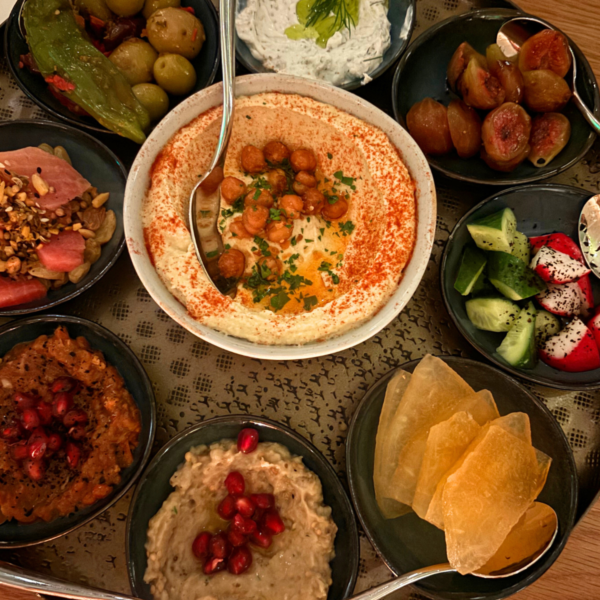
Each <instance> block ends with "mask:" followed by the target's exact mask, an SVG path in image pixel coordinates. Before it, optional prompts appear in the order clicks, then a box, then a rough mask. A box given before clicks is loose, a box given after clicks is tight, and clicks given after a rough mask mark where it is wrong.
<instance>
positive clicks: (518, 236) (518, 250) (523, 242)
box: [510, 231, 530, 264]
mask: <svg viewBox="0 0 600 600" xmlns="http://www.w3.org/2000/svg"><path fill="white" fill-rule="evenodd" d="M510 253H511V254H512V255H513V256H516V257H517V258H520V259H521V260H522V261H523V262H524V263H526V264H529V256H530V250H529V238H528V237H527V236H526V235H525V234H524V233H521V232H520V231H515V235H514V237H513V241H512V248H511V251H510Z"/></svg>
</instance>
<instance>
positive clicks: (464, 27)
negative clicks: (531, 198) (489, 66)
mask: <svg viewBox="0 0 600 600" xmlns="http://www.w3.org/2000/svg"><path fill="white" fill-rule="evenodd" d="M522 14H523V13H521V12H518V11H516V10H509V9H498V8H492V9H486V10H479V11H475V12H468V13H465V14H463V15H459V16H457V17H452V18H450V19H447V20H445V21H442V22H441V23H439V24H437V25H435V26H433V27H431V28H430V29H428V30H427V31H425V33H423V34H421V35H420V36H419V37H418V38H417V39H416V40H415V41H414V42H413V43H412V44H411V45H410V47H409V48H408V50H407V51H406V53H405V54H404V56H403V57H402V59H401V60H400V62H399V63H398V67H397V69H396V73H395V75H394V84H393V89H392V102H393V106H394V115H395V117H396V120H397V121H398V122H399V123H400V124H401V125H402V126H403V127H406V114H407V113H408V111H409V109H410V107H411V106H412V105H413V104H415V103H416V102H418V101H420V100H422V99H423V98H426V97H431V98H433V99H434V100H437V101H438V102H441V103H442V104H444V105H445V106H447V105H448V104H449V103H450V101H451V100H452V99H453V98H456V97H457V96H456V95H455V94H454V93H453V92H451V91H450V89H449V88H448V85H447V82H446V68H447V66H448V62H449V61H450V58H451V57H452V54H454V51H455V50H456V48H457V47H458V46H459V44H461V43H462V42H464V41H467V42H469V43H470V44H471V45H472V46H473V47H474V48H475V49H476V50H478V51H480V52H483V53H485V49H486V47H487V46H488V45H489V44H492V43H494V42H495V41H496V34H497V32H498V30H499V29H500V27H501V25H502V24H503V23H504V22H505V21H508V20H509V19H512V18H513V17H516V16H519V15H522ZM569 42H570V44H571V47H572V48H573V52H574V53H575V57H576V59H577V89H578V90H579V93H580V94H581V97H582V98H583V101H584V102H585V103H586V104H587V106H589V107H590V108H591V109H592V110H593V111H594V112H595V114H596V116H599V115H600V95H599V94H598V84H597V83H596V78H595V77H594V73H593V71H592V68H591V67H590V64H589V63H588V61H587V59H586V58H585V56H584V55H583V53H582V52H581V50H579V48H578V47H577V46H576V45H575V44H574V42H573V41H572V40H569ZM569 76H570V73H569V74H568V75H567V81H568V78H569ZM562 112H563V113H564V115H565V116H566V117H567V118H568V119H569V121H570V122H571V139H570V140H569V143H568V144H567V146H566V147H565V148H564V149H563V151H562V152H561V153H560V154H559V155H558V156H557V157H556V158H555V159H554V160H552V161H551V162H550V163H549V164H548V165H546V166H545V167H541V168H537V167H534V166H533V165H532V164H531V163H530V162H529V161H528V160H526V161H525V162H523V163H522V164H521V165H519V166H518V167H517V168H516V169H515V170H514V171H512V172H511V173H501V172H500V171H495V170H493V169H491V168H490V167H488V166H487V165H486V164H485V162H483V160H482V159H481V158H479V156H474V157H472V158H469V159H464V158H459V156H458V155H457V154H456V153H455V152H451V153H450V154H446V155H443V156H428V157H427V158H428V160H429V164H430V165H431V166H432V167H433V168H434V169H437V170H438V171H441V172H442V173H444V174H445V175H448V176H449V177H452V178H454V179H459V180H461V181H470V182H473V183H483V184H488V185H516V184H520V183H526V182H530V181H537V180H539V179H546V178H547V177H551V176H552V175H556V174H557V173H560V172H561V171H564V170H565V169H568V168H569V167H570V166H572V165H574V164H575V163H576V162H578V161H579V160H581V159H582V158H583V156H584V155H585V154H586V153H587V151H588V150H589V149H590V148H591V146H592V144H593V143H594V140H595V139H596V134H595V133H594V132H593V130H592V129H591V127H590V126H589V125H588V123H587V121H586V120H585V119H584V118H583V116H582V114H581V113H580V112H579V110H578V109H577V108H576V107H575V105H574V104H573V103H572V102H570V103H569V104H567V106H566V108H565V109H564V110H563V111H562ZM482 114H483V113H482Z"/></svg>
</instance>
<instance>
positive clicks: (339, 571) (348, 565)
mask: <svg viewBox="0 0 600 600" xmlns="http://www.w3.org/2000/svg"><path fill="white" fill-rule="evenodd" d="M245 427H252V428H254V429H256V430H258V432H259V436H260V441H261V442H275V443H278V444H282V445H283V446H285V447H286V448H287V449H288V450H289V451H290V452H291V453H292V454H293V455H295V456H300V457H302V461H303V463H304V465H305V466H306V467H307V468H308V469H310V470H311V471H312V472H313V473H315V474H316V475H317V476H318V477H319V479H320V480H321V484H322V486H323V498H324V502H325V504H326V505H327V506H330V507H331V509H332V512H331V516H332V518H333V520H334V521H335V524H336V525H337V528H338V531H337V535H336V538H335V557H334V558H333V559H332V561H331V562H330V566H331V578H332V584H331V587H330V588H329V594H328V596H327V598H328V600H343V599H344V598H348V597H349V596H350V594H351V593H352V591H353V589H354V585H355V584H356V578H357V575H358V561H359V543H358V529H357V525H356V519H355V517H354V512H353V510H352V504H351V503H350V500H349V498H348V495H347V493H346V491H345V490H344V487H343V486H342V483H341V481H340V480H339V478H338V476H337V474H336V472H335V471H334V469H333V467H332V466H331V465H330V464H329V462H327V460H326V459H325V457H324V456H323V455H322V454H321V453H320V452H319V451H318V450H317V449H316V448H315V447H314V446H313V445H312V444H311V443H310V442H308V441H307V440H306V439H304V438H303V437H302V436H300V435H299V434H297V433H296V432H295V431H292V430H291V429H289V428H288V427H286V426H284V425H282V424H280V423H276V422H275V421H271V420H269V419H265V418H263V417H253V416H248V415H228V416H224V417H215V418H213V419H209V420H207V421H203V422H202V423H198V424H196V425H193V426H192V427H189V428H188V429H186V430H184V431H182V432H180V433H179V434H177V435H176V436H175V437H174V438H172V439H171V440H169V442H168V443H167V444H166V445H165V446H163V447H162V448H161V449H160V450H159V451H158V453H157V454H156V455H155V456H154V458H153V459H152V462H151V463H150V464H149V466H148V468H147V469H146V471H145V472H144V474H143V475H142V477H141V479H140V481H139V483H138V485H137V487H136V490H135V493H134V496H133V499H132V501H131V505H130V507H129V515H128V517H127V532H126V538H125V540H126V545H127V558H128V561H127V564H128V568H129V581H130V583H131V589H132V591H133V594H134V595H136V596H138V597H139V598H142V599H143V600H153V597H152V594H151V592H150V586H149V585H148V584H147V583H146V582H145V581H144V573H145V571H146V566H147V559H146V548H145V544H146V532H147V530H148V523H149V521H150V519H151V518H152V517H153V516H154V515H155V514H156V513H157V512H158V510H159V509H160V508H161V506H162V504H163V502H164V501H165V500H166V499H167V497H168V496H169V495H170V494H171V492H172V491H173V488H172V487H171V484H170V479H171V476H172V475H173V474H174V473H175V471H176V470H177V468H178V467H179V466H180V465H181V464H182V463H183V462H184V460H185V454H186V452H188V450H190V448H193V447H194V446H199V445H210V444H213V443H215V442H219V441H221V440H224V439H236V438H237V436H238V433H239V432H240V430H241V429H243V428H245ZM190 527H191V528H194V524H193V523H190ZM198 568H199V569H200V568H201V566H200V564H199V566H198Z"/></svg>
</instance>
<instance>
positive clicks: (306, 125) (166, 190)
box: [124, 74, 436, 360]
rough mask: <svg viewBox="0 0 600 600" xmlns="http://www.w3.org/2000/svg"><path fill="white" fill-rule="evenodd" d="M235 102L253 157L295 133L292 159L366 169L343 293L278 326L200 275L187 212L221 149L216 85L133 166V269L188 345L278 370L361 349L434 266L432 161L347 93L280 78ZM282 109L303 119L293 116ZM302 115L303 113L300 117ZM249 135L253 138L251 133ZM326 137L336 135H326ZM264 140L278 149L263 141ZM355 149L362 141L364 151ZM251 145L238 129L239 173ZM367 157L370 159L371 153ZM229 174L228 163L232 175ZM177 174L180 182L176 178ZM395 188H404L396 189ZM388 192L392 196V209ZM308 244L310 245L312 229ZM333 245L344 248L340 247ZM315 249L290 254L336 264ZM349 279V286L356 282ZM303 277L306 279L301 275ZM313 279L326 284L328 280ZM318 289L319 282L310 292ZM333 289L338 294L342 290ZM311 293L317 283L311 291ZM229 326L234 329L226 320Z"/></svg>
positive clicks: (256, 79) (252, 84) (168, 122)
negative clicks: (204, 345) (215, 150)
mask: <svg viewBox="0 0 600 600" xmlns="http://www.w3.org/2000/svg"><path fill="white" fill-rule="evenodd" d="M236 91H237V95H238V101H237V104H238V112H237V119H238V121H237V123H238V127H239V130H240V131H241V133H242V134H244V135H246V132H247V131H250V132H251V135H254V136H255V137H256V138H257V139H258V138H260V140H259V141H257V142H255V143H256V144H257V145H264V144H265V142H266V141H269V140H273V139H278V136H285V135H286V132H287V131H292V132H293V133H297V139H298V140H300V143H299V144H298V143H297V144H296V146H295V148H294V146H291V147H292V148H294V149H297V148H299V147H302V144H304V146H305V147H309V148H312V147H313V146H314V147H315V148H316V149H315V150H314V151H315V152H316V153H317V154H318V156H319V161H320V162H319V165H321V164H322V165H323V167H322V168H323V169H327V168H329V169H330V170H334V169H336V168H337V169H340V171H336V173H338V174H339V173H342V171H341V168H342V166H344V167H346V168H347V170H346V173H347V174H348V173H349V172H351V171H349V170H348V169H350V170H352V169H353V168H354V169H363V170H361V171H359V172H360V173H361V174H363V175H365V179H364V181H360V180H359V179H357V180H351V181H355V183H356V190H358V191H357V192H353V194H354V193H356V194H357V197H358V198H359V200H360V201H361V202H358V204H356V205H354V204H352V202H353V201H352V199H350V210H349V212H348V213H347V217H346V218H348V219H349V218H350V217H352V220H353V221H355V222H356V223H357V224H358V225H357V226H356V227H355V226H354V225H353V224H352V225H351V229H350V234H349V235H353V236H354V237H353V238H352V240H351V242H350V243H348V242H346V244H347V246H348V248H349V249H350V250H349V251H348V253H346V254H344V255H343V258H344V266H343V267H342V271H341V272H340V280H339V282H340V283H341V284H342V285H340V287H339V288H338V289H339V290H340V291H339V292H338V294H337V296H334V297H333V300H329V299H328V298H325V300H324V301H323V305H322V306H316V308H315V309H314V311H310V308H311V307H310V306H309V309H307V310H305V311H304V312H303V313H302V312H299V314H292V315H286V314H285V313H281V314H280V315H276V314H275V311H270V310H267V309H263V310H256V308H255V307H254V304H252V301H254V302H256V300H254V299H253V298H250V303H249V308H247V307H246V306H245V305H244V304H243V303H242V302H243V301H246V300H245V299H246V298H247V295H243V294H240V293H238V297H240V298H241V299H242V300H241V301H240V302H237V300H236V301H231V300H230V299H229V298H225V297H223V296H221V295H220V294H218V293H217V292H216V290H214V289H213V288H212V286H210V284H208V282H207V280H206V279H205V278H204V277H205V276H204V275H203V274H202V273H201V268H200V265H199V263H198V262H197V259H196V257H195V255H194V252H193V247H192V246H191V245H190V243H191V240H190V238H189V233H188V231H187V228H186V226H185V220H184V218H183V215H182V208H181V207H182V206H183V205H185V203H186V202H187V194H189V192H190V191H191V188H192V186H193V184H194V181H195V180H196V177H197V175H198V170H200V169H201V168H202V167H200V166H199V165H198V164H196V166H195V168H194V166H193V165H192V166H190V164H189V163H193V162H194V161H198V160H199V159H198V157H199V156H200V155H202V154H204V156H205V159H206V161H208V160H209V157H210V154H211V146H210V144H211V143H212V137H213V135H214V136H215V140H214V141H215V143H216V134H217V133H218V127H219V123H220V116H219V114H220V112H219V111H220V106H221V103H222V87H221V85H220V84H217V85H215V86H212V87H211V88H208V89H207V90H204V91H202V92H200V93H198V94H196V95H195V96H193V97H191V98H189V99H188V100H186V101H185V102H184V103H182V104H181V105H180V106H178V107H177V108H176V109H175V110H174V111H172V112H171V113H170V114H169V115H168V116H167V117H166V118H165V119H164V120H163V121H162V122H161V123H160V124H159V125H158V126H157V128H156V129H155V130H154V132H153V133H152V134H151V135H150V137H149V139H148V141H147V142H146V143H145V145H144V146H143V147H142V149H141V151H140V153H139V154H138V157H137V158H136V160H135V162H134V164H133V166H132V169H131V172H130V176H129V180H128V184H127V189H126V195H125V208H124V211H125V230H126V239H127V244H128V248H129V252H130V254H131V257H132V261H133V264H134V267H135V269H136V271H137V273H138V275H139V276H140V279H141V280H142V283H143V284H144V285H145V287H146V289H147V290H148V292H149V293H150V295H151V296H152V297H153V298H154V300H155V301H156V302H157V303H158V304H159V306H160V307H161V308H162V309H163V310H164V311H165V312H166V313H167V314H168V315H169V316H171V317H172V318H173V319H174V320H175V321H177V322H178V323H179V324H180V325H182V326H183V327H185V328H186V329H188V330H189V331H190V332H191V333H193V334H195V335H197V336H198V337H200V338H202V339H205V340H206V341H208V342H210V343H212V344H215V345H216V346H219V347H221V348H224V349H227V350H230V351H232V352H235V353H238V354H242V355H245V356H250V357H255V358H266V359H273V360H281V359H300V358H308V357H314V356H321V355H326V354H331V353H333V352H338V351H340V350H343V349H345V348H349V347H351V346H355V345H356V344H358V343H360V342H362V341H364V340H366V339H368V338H370V337H372V336H373V335H375V334H376V333H377V332H378V331H380V330H381V329H382V328H383V327H385V326H386V325H387V324H388V323H389V322H390V321H391V320H392V319H394V318H395V317H396V316H397V315H398V313H399V312H400V311H401V310H402V309H403V308H404V306H405V305H406V303H407V302H408V301H409V299H410V297H411V296H412V294H413V293H414V291H415V289H416V287H417V285H418V284H419V282H420V280H421V277H422V276H423V273H424V271H425V268H426V266H427V262H428V260H429V255H430V253H431V248H432V244H433V238H434V232H435V216H436V200H435V187H434V184H433V178H432V175H431V171H430V170H429V167H428V165H427V161H426V159H425V157H424V155H423V154H422V152H421V151H420V150H419V148H418V147H417V145H416V143H415V142H414V140H413V139H412V138H411V137H410V136H409V135H408V134H407V133H406V131H405V130H404V129H402V128H401V127H400V126H399V125H398V124H397V123H396V122H395V121H393V119H391V118H390V117H388V116H387V115H385V114H384V113H383V112H381V111H380V110H379V109H377V108H375V107H374V106H372V105H370V104H369V103H367V102H365V101H364V100H361V99H360V98H357V97H356V96H354V95H353V94H350V93H349V92H346V91H343V90H340V89H337V88H333V87H331V86H329V85H327V84H323V83H319V82H313V81H307V80H305V79H301V78H297V77H290V76H282V75H276V74H272V75H266V74H265V75H249V76H245V77H240V78H238V80H237V82H236ZM266 100H268V101H269V102H271V103H273V105H274V106H275V109H272V108H271V107H269V106H267V108H264V107H263V104H266ZM286 105H289V106H291V107H293V108H294V109H296V108H297V107H300V108H297V111H294V110H292V109H291V108H286ZM301 110H305V111H306V113H304V114H302V113H300V111H301ZM310 111H312V112H310ZM281 115H283V116H281ZM310 115H317V117H318V118H317V117H315V118H313V117H312V116H310ZM280 116H281V118H280ZM244 117H245V118H244ZM261 119H265V120H266V121H267V125H268V126H263V125H262V123H263V122H262V121H261ZM296 119H301V123H302V127H301V128H298V127H296V129H295V130H294V129H290V125H289V123H292V124H294V123H296ZM302 119H303V120H302ZM330 119H333V120H334V121H335V119H340V120H341V125H340V123H338V122H336V125H337V126H338V127H340V128H339V129H334V128H333V125H329V122H328V120H330ZM206 123H208V126H212V129H211V131H210V136H209V134H208V133H207V134H206V135H203V136H199V135H198V130H197V129H196V128H200V131H201V132H202V133H204V131H205V130H206V131H207V132H208V127H207V125H206ZM244 123H247V124H248V126H247V127H244ZM342 125H343V126H344V127H345V128H346V131H344V130H343V128H342ZM286 127H287V128H288V129H286ZM320 127H321V128H322V129H324V130H325V131H326V132H327V133H329V132H330V131H333V133H332V134H331V135H328V136H326V135H325V134H319V128H320ZM252 128H253V129H252ZM267 135H271V136H272V137H270V138H267V139H264V138H265V137H266V136H267ZM311 135H312V136H313V137H311ZM319 135H321V137H319ZM359 136H362V137H359ZM355 138H359V139H358V141H357V140H356V139H355ZM246 139H247V137H246ZM253 139H254V138H253ZM283 139H284V140H285V138H283ZM248 143H252V142H248V141H245V140H244V139H243V136H242V135H238V137H237V138H236V125H235V124H234V129H233V136H232V141H231V143H230V151H231V156H233V158H231V163H234V161H237V158H236V156H237V155H238V154H236V153H239V152H240V149H241V146H243V145H244V144H248ZM286 143H288V142H286ZM327 144H329V145H330V146H331V152H329V151H328V146H327ZM361 144H362V146H361ZM232 148H234V150H233V151H232ZM363 148H366V150H367V151H368V152H367V153H365V152H363ZM378 150H380V151H378ZM177 152H181V154H177ZM181 156H183V157H184V158H183V159H182V158H180V157H181ZM349 156H350V157H351V158H348V157H349ZM365 156H367V157H368V160H369V161H372V163H373V165H374V169H373V172H374V173H375V175H372V174H371V171H370V170H369V168H368V167H367V158H365ZM178 157H179V158H178ZM351 159H354V160H351ZM228 160H230V158H229V156H228ZM336 160H337V161H338V162H337V163H336ZM344 160H345V161H346V162H344ZM180 161H181V162H180ZM325 163H327V164H325ZM369 166H370V163H369ZM204 168H205V167H204ZM231 168H232V169H233V168H235V169H238V170H236V171H234V172H235V173H236V174H237V175H238V176H239V177H243V176H244V174H243V173H241V172H240V171H239V167H237V162H235V163H234V164H233V167H231ZM319 168H321V167H319ZM230 172H231V171H229V172H228V166H227V163H226V165H225V174H226V175H229V174H230ZM178 173H180V175H178ZM171 174H174V175H172V177H171ZM342 174H343V173H342ZM331 177H332V178H333V175H331ZM340 177H341V175H340ZM375 177H377V181H378V184H379V182H383V186H382V189H383V190H384V191H383V192H380V191H379V188H378V187H376V185H375V183H374V182H373V180H374V179H375ZM170 178H171V179H170ZM325 179H327V178H326V177H325ZM344 179H346V178H345V177H344ZM396 182H398V186H396V187H394V186H395V184H396ZM385 186H387V187H385ZM353 189H354V186H353ZM384 192H387V194H388V195H387V196H386V197H385V199H383V193H384ZM177 194H178V195H177ZM361 194H362V195H361ZM148 199H150V200H151V201H149V200H148ZM146 211H148V214H146ZM352 211H354V212H352ZM221 214H223V211H222V213H221ZM382 214H383V215H385V218H382ZM309 221H310V218H306V219H303V220H302V219H301V220H296V221H295V223H296V224H295V225H294V231H296V228H298V234H299V233H300V227H299V225H298V223H300V225H302V226H303V225H306V226H307V227H308V223H309ZM345 222H349V221H345ZM315 223H319V228H320V229H316V225H315ZM321 223H322V222H321V221H320V220H319V219H316V220H314V221H313V223H312V224H311V225H310V227H312V228H313V229H316V231H312V232H311V238H317V237H319V236H320V235H321V234H323V231H324V230H325V225H327V228H329V227H330V225H331V223H329V224H327V221H325V222H323V223H322V224H323V227H322V228H321ZM338 229H339V231H338ZM307 231H309V230H307ZM319 231H321V233H319ZM302 232H303V233H306V232H304V229H302ZM312 233H314V234H315V235H312ZM335 235H337V236H338V237H337V238H335V237H333V236H335ZM345 235H346V233H345V232H344V231H343V230H342V229H341V224H340V223H339V222H334V225H333V226H332V228H331V230H329V231H326V232H325V234H324V239H325V240H326V241H325V242H322V243H321V245H322V246H324V247H325V249H326V250H329V251H330V250H331V247H329V248H327V244H326V242H327V241H328V237H327V236H329V238H331V239H333V240H336V241H335V243H336V244H337V243H338V241H342V240H344V239H346V238H345ZM319 239H320V238H319ZM354 240H356V242H355V241H354ZM245 241H246V242H247V241H248V240H245ZM261 241H264V240H261ZM313 241H315V240H313V239H306V240H305V243H304V244H302V245H300V244H299V245H298V246H294V248H293V251H294V252H296V253H297V252H299V248H300V246H302V248H301V250H300V252H307V255H308V253H310V256H311V257H313V256H317V258H319V256H320V257H325V256H327V258H329V254H328V255H325V254H324V251H322V250H320V249H319V250H318V252H317V249H318V245H317V244H315V245H314V246H312V247H311V248H310V249H308V250H306V248H307V245H308V243H312V242H313ZM254 242H255V243H256V239H255V240H254ZM231 243H232V244H234V241H233V240H232V241H231ZM293 244H294V242H293V239H292V245H293ZM234 245H235V244H234ZM259 245H260V244H259ZM250 246H252V244H248V248H247V249H246V251H247V253H248V256H249V258H250V259H252V260H256V259H255V258H254V257H253V254H252V253H254V255H256V251H257V248H255V247H252V248H251V247H250ZM333 247H334V248H335V246H333ZM344 248H345V247H344ZM350 251H351V252H352V254H350ZM289 252H290V250H289V249H288V253H289ZM330 254H331V252H330ZM265 256H266V255H265ZM282 256H283V255H282ZM338 257H339V255H338ZM348 257H350V258H348ZM283 258H285V256H283ZM346 259H347V260H346ZM319 260H320V258H319ZM330 260H331V259H330ZM359 261H362V263H360V264H362V267H361V269H362V270H360V269H359V268H358V267H357V266H356V265H358V264H359ZM334 262H335V261H334ZM299 264H300V263H299ZM316 265H319V261H318V260H317V262H316V263H315V262H314V260H312V258H311V260H308V261H307V262H306V263H305V266H307V268H308V267H312V268H313V270H314V271H317V266H316ZM330 266H331V265H330ZM321 267H323V262H321V263H320V265H319V269H318V270H319V271H323V269H322V268H321ZM352 268H353V269H354V276H353V277H351V276H350V273H352V271H351V269H352ZM343 269H346V271H344V270H343ZM328 270H329V267H328ZM292 271H293V269H292ZM293 272H295V271H293ZM298 273H300V274H302V275H304V273H303V272H302V270H301V269H300V270H299V271H298ZM316 275H318V276H319V277H321V275H320V273H316ZM318 283H319V281H318V280H317V282H316V284H315V286H314V287H316V286H317V285H318ZM333 283H334V284H335V285H337V282H336V281H335V280H333ZM308 284H312V281H311V280H308ZM344 284H345V285H346V287H345V288H344V287H343V285H344ZM206 286H210V287H206ZM321 287H322V288H325V287H329V288H332V289H333V288H334V287H335V286H333V285H331V283H329V284H322V285H321ZM240 289H241V288H240ZM309 289H310V288H309ZM332 289H329V290H328V291H329V292H331V291H332ZM346 290H348V291H347V292H346ZM244 291H246V290H244ZM215 294H216V295H215ZM291 304H292V303H290V305H291ZM271 306H274V304H271ZM304 306H305V307H306V303H305V304H304ZM313 306H314V305H313ZM232 314H233V315H234V317H235V319H230V316H231V315H232ZM195 316H196V318H194V317H195ZM215 319H216V320H215ZM201 320H204V321H205V322H204V323H203V322H201ZM225 331H226V332H227V333H225ZM228 333H229V335H228ZM251 340H252V341H251Z"/></svg>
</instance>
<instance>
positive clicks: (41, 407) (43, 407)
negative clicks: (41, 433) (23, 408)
mask: <svg viewBox="0 0 600 600" xmlns="http://www.w3.org/2000/svg"><path fill="white" fill-rule="evenodd" d="M36 410H37V413H38V415H39V416H40V422H41V424H42V425H50V422H51V421H52V405H51V404H48V403H46V402H44V401H43V400H40V401H39V402H38V403H37V406H36Z"/></svg>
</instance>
